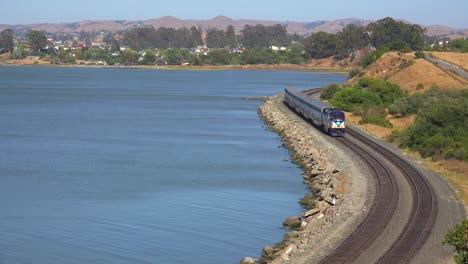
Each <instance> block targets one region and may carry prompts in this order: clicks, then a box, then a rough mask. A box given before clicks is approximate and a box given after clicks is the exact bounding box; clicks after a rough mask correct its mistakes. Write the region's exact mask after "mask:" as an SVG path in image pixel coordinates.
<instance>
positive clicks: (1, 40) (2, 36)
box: [0, 28, 14, 52]
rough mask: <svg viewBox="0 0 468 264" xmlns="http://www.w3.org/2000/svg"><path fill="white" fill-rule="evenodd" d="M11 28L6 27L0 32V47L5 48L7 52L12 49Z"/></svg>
mask: <svg viewBox="0 0 468 264" xmlns="http://www.w3.org/2000/svg"><path fill="white" fill-rule="evenodd" d="M13 35H14V34H13V30H11V29H9V28H7V29H5V30H3V31H2V33H0V48H3V49H6V50H8V51H9V52H12V51H13V47H14V44H13Z"/></svg>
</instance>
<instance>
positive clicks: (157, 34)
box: [123, 25, 301, 50]
mask: <svg viewBox="0 0 468 264" xmlns="http://www.w3.org/2000/svg"><path fill="white" fill-rule="evenodd" d="M202 33H203V32H202V30H201V29H200V28H196V27H191V28H190V29H188V28H186V27H183V28H181V29H173V28H165V27H160V28H158V29H155V28H153V27H142V28H135V29H132V30H130V31H128V32H126V33H125V36H124V39H123V43H124V44H125V45H128V46H130V47H131V48H132V49H135V50H142V49H148V48H151V49H154V48H159V49H166V48H193V47H196V46H200V45H203V44H206V46H207V47H209V48H224V47H237V46H240V45H241V46H243V47H245V48H267V47H270V46H272V45H277V46H290V45H291V44H292V42H293V41H294V40H300V39H301V38H300V36H298V35H289V34H288V32H287V30H286V28H285V27H284V26H282V25H273V26H264V25H256V26H251V25H246V26H244V28H243V29H242V30H241V31H240V34H239V35H236V32H235V29H234V26H232V25H229V26H228V27H227V28H226V30H224V29H217V28H210V29H208V30H207V31H206V39H205V41H206V42H205V43H204V42H203V41H202Z"/></svg>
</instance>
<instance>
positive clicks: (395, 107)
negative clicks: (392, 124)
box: [388, 104, 401, 115]
mask: <svg viewBox="0 0 468 264" xmlns="http://www.w3.org/2000/svg"><path fill="white" fill-rule="evenodd" d="M388 113H389V114H391V115H397V114H399V113H401V110H400V107H399V106H398V105H396V104H391V105H389V106H388Z"/></svg>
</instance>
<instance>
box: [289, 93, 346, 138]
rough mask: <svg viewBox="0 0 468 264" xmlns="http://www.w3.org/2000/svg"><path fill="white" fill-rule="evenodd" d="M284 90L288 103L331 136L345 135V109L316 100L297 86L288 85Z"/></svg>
mask: <svg viewBox="0 0 468 264" xmlns="http://www.w3.org/2000/svg"><path fill="white" fill-rule="evenodd" d="M284 91H285V99H286V103H287V104H288V105H289V106H290V107H292V108H294V109H295V110H296V111H297V112H299V113H301V114H302V115H303V116H304V117H306V118H308V119H310V120H312V122H313V123H314V124H315V125H317V126H318V127H320V128H321V129H323V130H324V131H325V132H326V133H328V134H329V135H330V136H333V137H336V136H344V135H345V114H344V112H343V111H340V110H338V109H336V108H333V107H330V106H329V105H327V104H324V103H322V102H320V101H317V100H314V99H313V98H311V97H308V96H306V95H305V94H304V93H302V92H301V91H300V90H298V89H296V88H293V87H287V88H286V89H285V90H284Z"/></svg>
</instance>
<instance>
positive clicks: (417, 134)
mask: <svg viewBox="0 0 468 264" xmlns="http://www.w3.org/2000/svg"><path fill="white" fill-rule="evenodd" d="M412 101H414V102H412ZM410 102H411V104H414V105H413V106H410V107H414V108H416V109H418V110H416V111H417V113H418V115H417V117H416V120H415V122H414V124H413V125H412V126H411V127H410V128H409V129H408V133H407V135H406V136H405V137H404V138H402V139H401V145H402V146H403V147H408V148H410V149H412V150H414V151H418V152H419V153H420V154H421V156H423V157H432V158H433V159H435V160H439V159H457V160H464V161H468V130H467V129H466V127H465V126H466V123H468V91H467V90H461V91H438V90H429V91H427V92H425V93H423V94H420V95H417V96H414V97H410ZM413 111H414V110H413Z"/></svg>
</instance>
